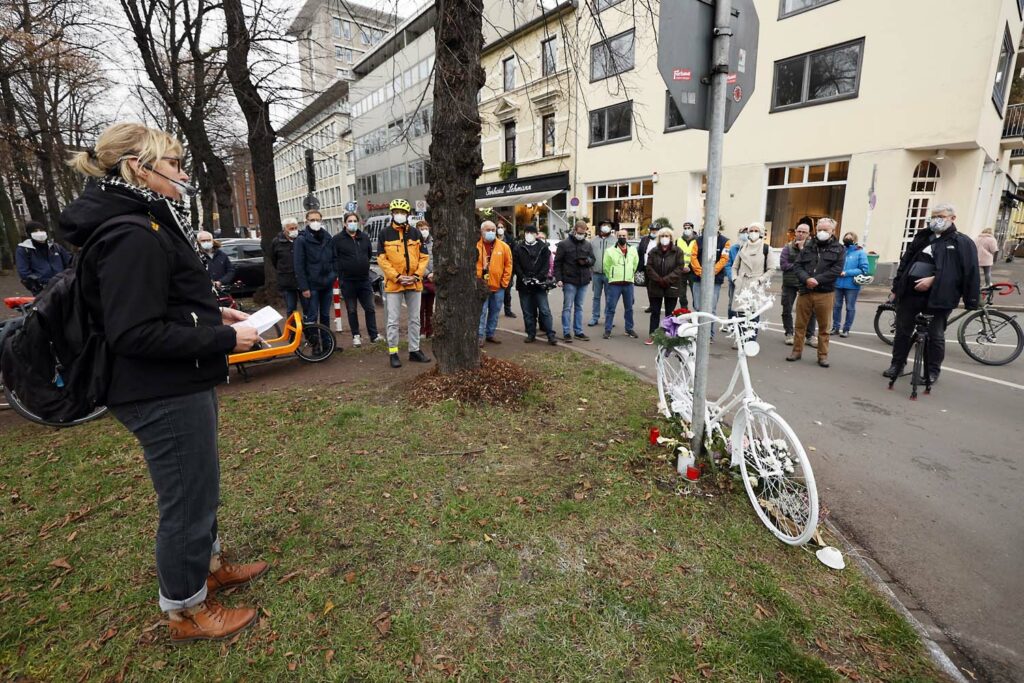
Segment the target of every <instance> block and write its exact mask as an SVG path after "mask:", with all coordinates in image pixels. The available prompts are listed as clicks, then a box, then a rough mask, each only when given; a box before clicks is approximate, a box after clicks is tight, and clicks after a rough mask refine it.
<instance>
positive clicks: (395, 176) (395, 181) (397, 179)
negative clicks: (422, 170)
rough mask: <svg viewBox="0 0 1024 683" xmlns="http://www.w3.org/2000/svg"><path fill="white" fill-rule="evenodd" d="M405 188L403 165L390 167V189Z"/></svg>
mask: <svg viewBox="0 0 1024 683" xmlns="http://www.w3.org/2000/svg"><path fill="white" fill-rule="evenodd" d="M403 187H406V182H405V165H404V164H402V165H401V166H392V167H391V189H392V190H400V189H402V188H403Z"/></svg>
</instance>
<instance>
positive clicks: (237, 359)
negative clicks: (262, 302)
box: [228, 312, 337, 382]
mask: <svg viewBox="0 0 1024 683" xmlns="http://www.w3.org/2000/svg"><path fill="white" fill-rule="evenodd" d="M275 327H276V326H275ZM280 335H281V336H279V337H277V338H276V339H263V340H261V341H259V342H258V343H257V344H256V346H255V347H253V349H252V350H251V351H243V352H241V353H232V354H231V355H229V356H228V365H229V366H234V367H236V368H238V374H240V375H241V376H242V377H243V379H245V381H247V382H248V381H249V374H248V372H247V370H246V366H248V365H251V364H255V363H269V362H271V361H275V360H281V359H284V358H292V357H294V356H298V357H299V358H300V359H302V360H304V361H306V362H307V363H319V362H321V361H325V360H327V359H328V358H330V357H331V354H332V353H334V349H335V347H336V346H337V342H336V341H335V339H334V334H333V333H332V332H331V328H329V327H327V326H326V325H321V324H320V323H310V324H303V322H302V316H301V315H300V314H299V313H298V312H295V313H292V315H291V317H290V318H288V319H287V320H286V321H285V322H284V330H283V331H281V333H280Z"/></svg>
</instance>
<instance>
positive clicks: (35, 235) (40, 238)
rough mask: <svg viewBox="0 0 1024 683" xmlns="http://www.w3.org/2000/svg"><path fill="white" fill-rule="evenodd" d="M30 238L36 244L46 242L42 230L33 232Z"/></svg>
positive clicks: (44, 233)
mask: <svg viewBox="0 0 1024 683" xmlns="http://www.w3.org/2000/svg"><path fill="white" fill-rule="evenodd" d="M30 237H31V238H32V239H34V240H35V241H36V242H45V241H46V232H45V231H42V230H40V231H38V232H33V233H32V234H31V235H30Z"/></svg>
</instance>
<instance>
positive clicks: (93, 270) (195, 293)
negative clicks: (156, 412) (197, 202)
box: [60, 183, 235, 405]
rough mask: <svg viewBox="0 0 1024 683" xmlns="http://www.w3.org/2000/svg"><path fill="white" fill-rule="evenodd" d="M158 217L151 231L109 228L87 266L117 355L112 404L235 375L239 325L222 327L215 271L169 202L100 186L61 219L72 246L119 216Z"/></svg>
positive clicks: (93, 305) (92, 296) (178, 392)
mask: <svg viewBox="0 0 1024 683" xmlns="http://www.w3.org/2000/svg"><path fill="white" fill-rule="evenodd" d="M126 214H135V215H139V216H144V217H147V216H148V217H149V219H150V221H151V224H150V229H147V228H144V227H141V226H138V225H133V224H125V225H115V226H111V227H109V228H107V229H106V230H105V231H104V234H103V236H102V237H99V238H97V240H96V241H95V242H94V243H93V245H92V246H90V248H89V249H88V250H87V252H86V254H85V256H84V261H83V262H82V268H83V270H82V291H83V292H85V297H86V304H87V306H88V308H89V313H90V315H91V316H92V318H93V320H94V322H95V323H96V324H97V326H98V327H99V328H100V329H101V331H102V333H103V335H104V336H105V338H106V340H107V345H108V347H109V349H110V352H111V356H112V358H111V378H110V387H109V390H108V393H107V403H108V404H110V405H118V404H123V403H128V402H131V401H143V400H148V399H155V398H162V397H168V396H182V395H185V394H191V393H196V392H199V391H203V390H206V389H210V388H212V387H214V386H216V385H217V384H220V383H221V382H223V381H225V379H227V375H228V366H227V358H226V355H225V354H227V353H228V352H230V351H231V349H232V348H234V346H235V331H234V330H233V329H232V328H231V327H229V326H227V325H223V324H221V315H220V308H219V307H218V306H217V298H216V296H215V295H214V293H213V289H212V287H211V286H210V276H209V275H208V274H207V272H206V267H205V266H204V265H203V262H202V261H201V260H200V259H199V256H198V255H197V254H196V252H195V249H194V248H193V246H192V245H191V244H189V242H188V240H187V239H186V237H185V235H184V234H183V233H182V232H181V230H180V229H179V228H178V227H177V223H176V221H175V220H174V218H173V215H172V213H171V209H170V207H169V206H168V205H167V204H166V202H162V201H161V202H152V203H149V202H146V201H145V200H143V199H141V198H139V197H136V196H134V195H133V194H131V193H130V192H129V191H127V190H120V189H118V188H111V189H109V190H106V191H103V190H100V189H99V188H98V187H97V186H96V185H95V184H93V183H90V184H89V185H88V186H87V187H86V189H85V191H84V192H82V194H81V196H80V197H79V198H78V199H76V200H74V201H73V202H71V203H70V204H68V206H67V207H66V208H65V209H64V211H63V212H62V213H61V216H60V229H61V231H62V232H63V233H64V236H65V238H66V239H67V241H68V242H70V243H71V244H73V245H75V246H79V247H80V246H82V245H83V244H85V241H86V240H87V239H88V238H89V236H90V235H91V234H92V233H93V231H94V230H95V229H96V228H97V227H99V225H100V224H102V223H104V222H105V221H107V220H108V219H110V218H114V217H116V216H123V215H126Z"/></svg>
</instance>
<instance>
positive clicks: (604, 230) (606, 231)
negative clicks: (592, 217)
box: [601, 225, 612, 235]
mask: <svg viewBox="0 0 1024 683" xmlns="http://www.w3.org/2000/svg"><path fill="white" fill-rule="evenodd" d="M611 231H612V229H611V226H608V225H602V226H601V234H602V235H607V234H609V233H610V232H611Z"/></svg>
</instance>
